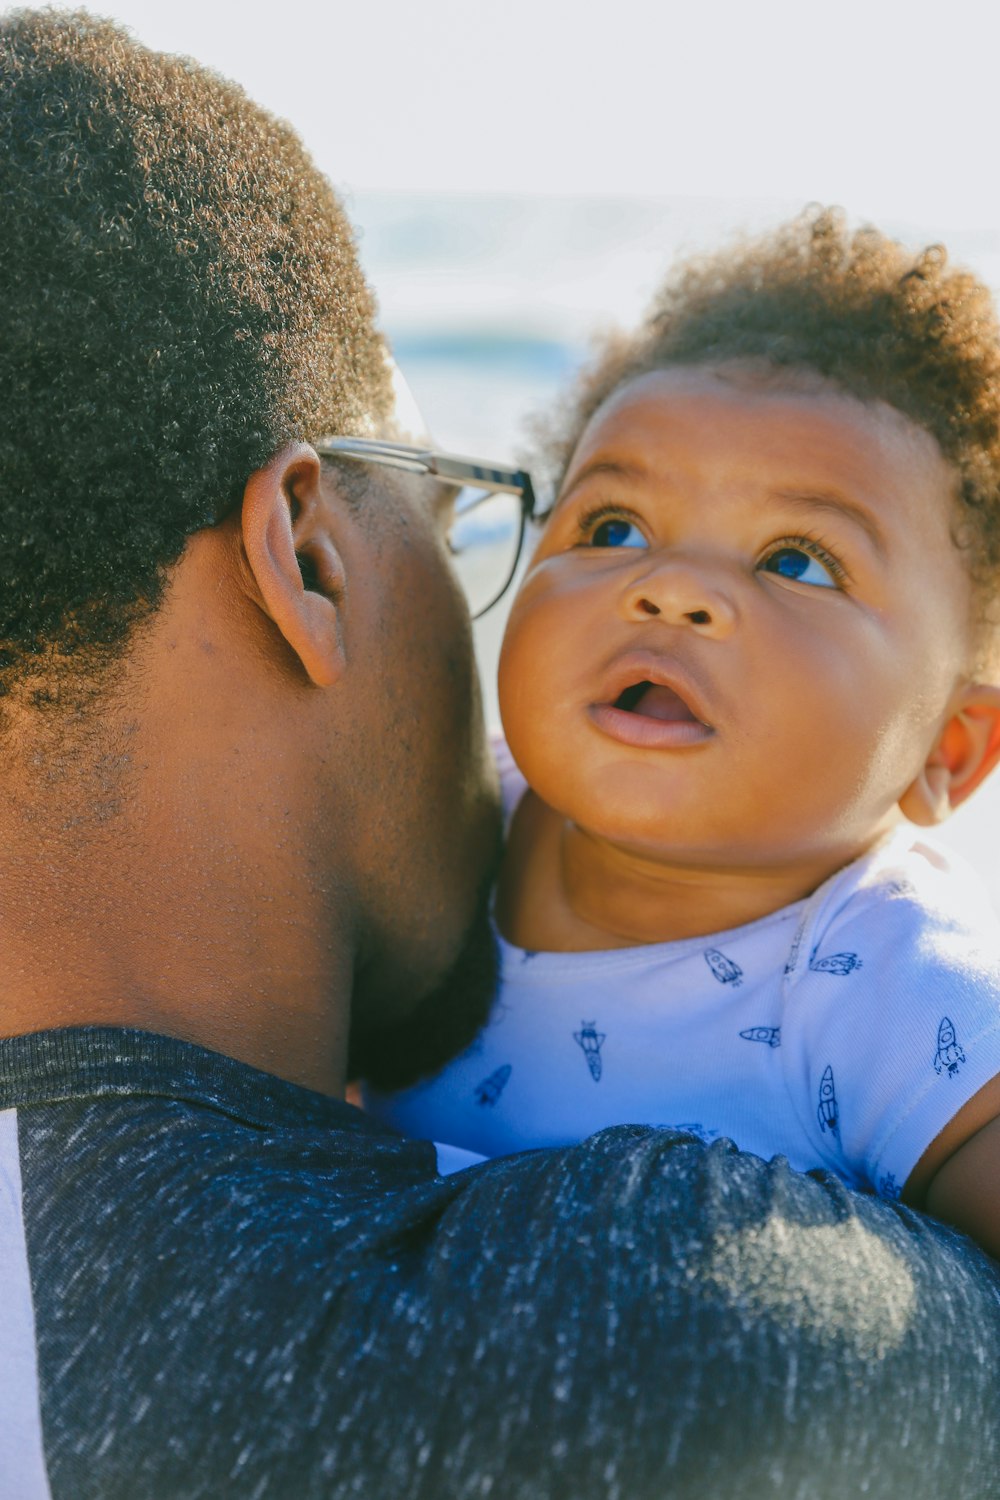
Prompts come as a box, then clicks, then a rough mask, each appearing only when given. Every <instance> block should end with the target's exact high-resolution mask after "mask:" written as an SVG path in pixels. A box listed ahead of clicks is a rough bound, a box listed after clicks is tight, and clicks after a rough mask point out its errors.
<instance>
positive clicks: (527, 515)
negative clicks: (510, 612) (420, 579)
mask: <svg viewBox="0 0 1000 1500" xmlns="http://www.w3.org/2000/svg"><path fill="white" fill-rule="evenodd" d="M313 446H314V448H315V449H316V452H317V453H318V454H319V455H320V457H321V458H353V459H357V460H358V461H359V462H361V463H369V464H380V465H382V466H383V467H385V468H390V469H404V470H406V471H407V472H408V473H410V474H427V475H430V476H432V477H433V478H435V479H441V480H443V481H444V482H445V483H446V484H456V485H458V484H463V485H474V486H475V487H476V488H477V489H480V490H482V491H483V493H482V494H481V495H477V496H475V497H474V498H471V499H467V500H466V502H465V504H464V505H460V506H456V510H455V514H456V517H458V516H463V515H468V514H469V512H470V511H473V510H475V509H476V507H477V506H479V505H481V504H482V503H483V501H485V500H487V499H489V497H490V496H491V495H504V494H506V495H517V497H518V498H519V500H520V502H521V524H520V528H519V530H518V534H517V547H516V548H515V551H514V560H513V562H512V563H511V566H510V571H509V573H508V574H507V578H506V580H505V581H504V584H503V586H502V588H501V589H500V590H499V591H498V592H497V593H496V594H495V595H494V596H493V598H492V599H491V600H490V602H489V603H488V604H484V605H483V606H482V608H481V609H478V610H476V612H475V614H474V615H473V616H472V618H473V619H474V620H479V619H481V618H482V617H483V615H485V614H486V613H487V612H488V611H489V610H491V609H492V608H493V606H494V605H495V604H497V603H499V601H500V600H501V599H502V598H503V596H504V594H505V593H506V592H507V590H508V589H509V588H510V585H511V582H512V581H513V578H514V574H515V573H516V572H517V565H518V563H519V562H520V560H521V553H522V551H523V550H524V532H525V527H526V526H527V523H528V522H529V521H530V520H532V519H535V517H536V510H535V507H536V504H537V501H536V499H535V491H534V488H533V486H532V483H531V475H530V474H529V473H528V471H527V470H526V469H513V468H509V467H506V466H504V465H501V464H494V463H487V462H485V461H484V460H483V459H478V458H464V457H463V456H462V455H461V454H458V453H442V452H437V451H436V450H434V449H432V448H422V447H419V446H417V445H416V444H412V443H390V442H384V441H382V440H381V439H379V438H355V437H325V438H320V440H319V442H317V443H314V445H313Z"/></svg>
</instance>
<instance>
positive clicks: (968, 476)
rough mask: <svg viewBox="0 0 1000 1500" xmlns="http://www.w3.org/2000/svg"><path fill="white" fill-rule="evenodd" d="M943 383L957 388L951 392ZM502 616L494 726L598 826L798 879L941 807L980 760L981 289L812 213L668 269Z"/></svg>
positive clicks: (558, 801)
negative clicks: (897, 823) (737, 246)
mask: <svg viewBox="0 0 1000 1500" xmlns="http://www.w3.org/2000/svg"><path fill="white" fill-rule="evenodd" d="M953 385H954V389H953ZM568 431H569V434H570V437H569V439H567V446H566V447H564V450H563V453H562V468H563V472H562V476H561V477H562V484H561V488H560V494H559V497H558V499H557V501H556V504H555V507H554V509H553V511H552V514H551V516H550V518H549V520H548V522H547V524H546V528H545V531H544V532H543V534H542V537H541V539H540V542H539V545H538V548H537V550H536V552H535V554H534V556H533V558H532V561H531V563H530V565H529V568H528V571H527V574H526V576H525V580H524V583H523V585H522V588H521V590H520V593H519V595H518V597H517V599H516V600H515V602H514V605H513V607H512V611H511V616H510V621H509V624H508V630H507V635H506V638H505V642H504V649H503V654H502V658H501V671H500V702H501V710H502V713H503V718H504V727H505V729H506V731H507V737H508V741H509V743H510V745H511V749H512V750H513V752H514V754H515V756H516V758H517V759H518V762H519V764H520V765H521V768H522V770H523V771H524V773H525V775H526V776H527V778H528V780H529V782H530V783H531V785H532V786H533V787H534V789H535V791H536V792H537V793H538V794H539V795H540V796H541V797H542V798H543V800H544V801H546V802H548V803H549V804H550V805H552V806H554V807H555V808H556V809H557V810H558V811H559V812H560V813H562V814H563V815H564V816H566V817H567V818H569V819H570V821H571V822H573V823H577V824H579V825H580V826H582V827H584V828H585V829H587V830H588V831H589V832H590V833H592V834H594V835H596V836H598V837H601V838H605V839H610V840H611V841H613V842H615V843H617V844H619V845H621V846H624V847H633V848H636V849H639V850H645V851H647V852H648V853H651V854H653V855H654V856H655V857H657V858H658V859H661V860H662V859H667V860H676V861H679V862H680V863H681V864H691V863H692V862H693V863H694V864H695V865H697V866H698V867H699V868H719V867H725V868H727V869H730V870H731V869H733V868H734V867H735V868H743V869H762V870H763V869H766V868H768V867H772V868H785V869H792V868H794V869H801V870H802V872H803V874H802V881H801V885H802V889H803V891H805V890H807V889H809V888H810V881H812V882H813V883H815V879H816V877H817V874H818V876H819V878H822V877H823V875H824V874H826V873H829V872H830V871H831V870H832V869H835V868H837V867H838V865H839V864H842V863H843V862H845V860H847V859H850V858H852V857H854V855H856V854H857V853H859V852H860V851H861V850H862V849H863V848H865V847H867V845H868V844H869V843H871V841H872V840H873V839H874V838H876V837H877V836H879V835H880V833H881V832H882V831H884V830H885V828H886V827H888V826H889V825H890V824H891V822H892V821H893V819H894V818H895V817H896V816H897V813H896V808H897V805H899V806H901V807H902V808H903V811H904V812H906V813H907V814H908V815H909V816H911V817H913V818H915V819H916V820H917V821H920V822H934V821H936V820H937V819H939V818H941V817H943V816H944V815H945V814H946V812H947V811H948V810H949V809H950V807H951V806H953V805H955V804H956V803H957V802H958V801H960V800H961V799H962V798H963V797H964V796H966V795H968V793H969V792H970V791H971V790H972V789H973V788H974V787H975V786H976V785H977V784H978V782H979V781H980V780H981V779H982V776H983V775H984V774H986V772H987V771H988V770H989V769H990V767H991V766H992V764H993V763H994V761H995V760H996V758H997V754H998V753H1000V693H998V691H997V689H996V688H994V687H993V686H991V684H990V682H989V681H986V682H985V683H984V682H983V681H982V680H980V674H981V673H983V672H988V664H989V663H990V662H991V661H992V660H995V627H994V624H993V619H994V618H995V611H992V610H991V606H992V603H993V598H992V595H993V594H994V592H995V588H996V581H997V569H998V562H1000V348H998V344H997V327H996V321H995V317H994V315H993V312H992V305H991V303H990V299H989V298H988V296H987V294H986V292H985V290H984V289H983V288H982V287H981V286H980V285H979V284H978V283H976V282H975V281H974V280H973V279H972V278H971V277H969V276H966V275H964V274H963V273H954V272H949V273H946V272H945V271H944V269H943V256H942V255H937V254H931V253H928V255H927V256H925V257H924V258H923V260H922V261H919V262H918V263H917V264H916V266H914V264H913V263H912V261H910V260H907V258H906V257H905V256H904V254H903V252H902V251H901V250H899V248H898V247H897V246H895V245H892V244H890V243H889V242H888V241H885V240H883V239H881V237H879V236H877V235H875V234H874V233H871V234H867V235H863V236H860V237H857V238H856V239H855V240H853V241H849V240H848V239H847V238H846V237H845V236H844V235H843V233H842V230H841V228H840V226H839V224H838V223H837V221H836V220H834V219H831V218H830V217H821V218H820V219H818V220H811V219H806V220H802V221H799V222H798V223H796V224H794V225H792V226H790V227H789V228H788V229H786V230H784V231H781V232H780V233H779V234H778V235H776V236H774V237H772V238H771V239H769V240H767V241H765V242H762V243H759V244H757V245H755V246H753V247H750V248H748V249H746V250H745V251H741V252H739V253H736V254H730V255H723V256H720V257H718V258H717V259H716V260H713V261H711V262H709V263H705V264H702V263H698V264H695V265H694V266H691V267H688V268H686V269H685V270H683V271H682V272H681V273H680V274H679V275H678V276H677V277H676V278H675V279H674V280H673V281H672V282H671V283H670V285H669V286H668V289H667V291H666V292H665V293H664V295H663V297H662V299H661V303H660V305H659V307H658V309H657V311H656V313H655V315H654V317H653V318H652V319H651V320H650V322H649V324H648V325H647V326H646V328H645V329H643V330H642V331H641V332H640V334H639V335H638V336H637V337H635V338H634V339H633V340H631V341H629V342H627V343H623V344H620V345H618V346H616V347H615V348H614V349H612V350H611V351H610V352H609V353H608V354H607V356H606V357H605V359H604V360H603V362H602V363H601V364H600V365H599V366H598V368H597V369H596V371H594V372H592V373H591V375H590V376H589V377H588V379H587V381H586V383H585V385H584V388H583V391H582V394H581V395H580V397H579V400H578V404H577V406H576V408H575V409H574V412H573V415H572V418H571V420H570V422H569V425H568Z"/></svg>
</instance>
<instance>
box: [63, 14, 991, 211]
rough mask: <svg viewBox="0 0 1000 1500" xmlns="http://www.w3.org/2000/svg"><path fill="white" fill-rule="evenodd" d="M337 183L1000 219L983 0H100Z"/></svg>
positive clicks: (988, 24)
mask: <svg viewBox="0 0 1000 1500" xmlns="http://www.w3.org/2000/svg"><path fill="white" fill-rule="evenodd" d="M87 8H88V9H92V10H94V11H97V12H98V13H105V14H109V13H110V14H113V15H116V16H117V17H118V18H119V19H120V20H122V21H124V22H125V23H126V24H127V25H129V26H130V27H132V29H133V30H134V31H135V32H136V34H137V35H138V36H139V37H140V38H141V39H142V40H143V41H145V42H147V43H149V44H150V45H151V46H155V47H158V48H163V49H166V50H170V51H180V52H187V53H190V54H191V55H193V56H195V57H197V58H198V59H199V61H201V62H205V63H209V64H211V65H212V66H214V67H216V68H218V69H219V70H220V71H222V72H224V73H226V74H228V75H229V76H231V77H233V78H236V79H237V80H238V81H239V82H241V83H242V84H244V85H245V86H246V88H247V89H248V90H249V92H250V93H251V94H252V95H253V96H254V97H255V98H257V99H258V100H259V101H260V102H261V103H262V104H265V105H266V106H268V107H269V108H271V109H273V110H274V111H276V112H277V113H279V114H281V115H283V116H284V117H285V118H287V119H289V120H291V121H292V123H293V124H294V125H295V126H296V127H297V128H298V130H299V131H300V133H301V134H302V136H303V137H304V138H305V141H306V143H307V145H308V146H309V147H310V148H311V150H312V152H313V154H314V155H315V157H316V158H317V160H318V161H319V163H320V165H321V166H322V167H323V168H324V170H325V171H327V173H328V174H329V175H330V176H331V177H332V178H333V180H334V181H335V182H336V183H337V184H338V185H340V186H342V187H346V188H348V189H353V190H355V191H363V190H367V189H426V190H428V191H454V190H475V189H480V190H485V191H496V190H500V191H514V192H525V193H540V194H545V193H554V192H561V193H588V192H592V193H598V194H605V193H616V192H620V193H629V194H650V195H655V196H660V195H673V194H695V195H706V196H709V197H724V198H755V197H776V198H781V199H786V200H790V201H795V202H803V203H804V202H806V201H810V200H821V201H824V202H837V203H841V204H843V205H844V206H845V207H846V208H848V209H849V210H850V211H851V213H852V215H857V216H860V217H870V218H873V219H875V220H876V221H877V222H883V223H884V222H886V221H897V222H898V221H906V222H910V223H913V224H915V225H919V226H921V227H925V228H927V229H928V230H929V231H930V232H931V233H933V234H940V235H941V236H942V237H946V236H947V233H948V231H949V229H952V230H965V229H987V228H990V229H992V228H996V229H1000V190H998V179H1000V172H998V167H997V156H998V145H1000V106H998V93H1000V90H998V87H997V57H998V46H997V43H998V40H1000V11H998V9H997V7H996V6H995V5H992V4H990V3H989V0H978V3H974V0H949V3H948V4H947V5H942V4H940V0H936V3H933V4H931V3H928V0H910V3H902V0H842V3H840V4H839V5H838V4H833V5H830V4H827V5H823V6H820V5H817V4H815V3H813V4H810V3H809V0H756V3H753V0H683V3H678V0H659V3H655V0H645V3H642V0H605V3H603V4H593V3H589V4H588V3H587V0H464V3H461V0H355V3H353V4H343V3H340V4H337V3H328V4H326V5H316V4H309V3H306V0H271V3H268V4H263V3H260V0H244V3H243V4H241V5H239V6H238V7H237V6H235V5H226V6H222V5H219V4H215V3H213V0H172V3H170V4H169V5H167V4H165V3H163V0H155V3H154V0H109V3H108V5H107V6H102V5H101V4H100V3H93V0H92V3H91V4H89V5H88V6H87Z"/></svg>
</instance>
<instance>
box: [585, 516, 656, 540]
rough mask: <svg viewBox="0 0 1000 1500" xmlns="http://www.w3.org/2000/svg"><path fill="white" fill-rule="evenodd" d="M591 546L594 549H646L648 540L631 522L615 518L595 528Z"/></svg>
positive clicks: (618, 517)
mask: <svg viewBox="0 0 1000 1500" xmlns="http://www.w3.org/2000/svg"><path fill="white" fill-rule="evenodd" d="M590 544H591V546H592V547H645V545H646V538H645V537H644V536H643V534H642V532H641V531H640V530H639V528H638V526H634V525H633V524H632V522H631V521H625V520H623V519H622V517H621V516H614V517H613V518H612V519H611V520H609V521H602V522H601V524H600V526H596V527H595V528H594V532H593V535H592V536H591V538H590Z"/></svg>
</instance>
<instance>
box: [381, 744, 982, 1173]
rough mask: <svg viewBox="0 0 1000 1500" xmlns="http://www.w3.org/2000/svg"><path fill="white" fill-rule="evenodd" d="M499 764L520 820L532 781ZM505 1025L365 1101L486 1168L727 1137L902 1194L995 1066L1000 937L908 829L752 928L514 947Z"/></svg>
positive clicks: (406, 1129)
mask: <svg viewBox="0 0 1000 1500" xmlns="http://www.w3.org/2000/svg"><path fill="white" fill-rule="evenodd" d="M497 758H498V761H499V764H500V769H501V779H502V782H503V787H504V801H505V804H506V806H507V809H508V813H509V812H511V811H512V810H513V807H514V806H515V805H516V803H517V801H518V800H519V799H520V797H521V795H523V792H524V790H525V783H524V780H523V778H522V777H521V776H520V773H519V772H518V771H517V769H516V767H515V766H514V764H513V761H512V760H511V758H510V755H509V752H508V751H507V749H506V746H505V745H503V744H500V745H498V746H497ZM500 952H501V983H500V990H499V994H498V998H497V1000H496V1002H495V1003H494V1006H493V1010H492V1013H491V1015H490V1019H489V1022H488V1023H487V1025H486V1027H485V1028H484V1030H483V1031H482V1032H481V1033H480V1035H479V1036H478V1037H477V1039H476V1040H475V1041H474V1042H473V1044H472V1045H471V1046H470V1047H469V1048H468V1049H467V1050H466V1051H465V1052H464V1053H463V1054H462V1055H461V1056H460V1057H458V1058H456V1059H454V1060H453V1061H452V1062H451V1063H450V1064H448V1066H447V1067H446V1068H445V1069H444V1070H443V1071H442V1072H441V1073H439V1074H437V1076H436V1077H434V1078H433V1079H431V1080H429V1081H427V1082H424V1083H421V1084H418V1085H417V1086H415V1087H413V1088H410V1089H408V1090H406V1091H405V1092H403V1093H399V1094H396V1095H392V1096H389V1097H386V1096H382V1095H375V1094H371V1095H369V1097H368V1100H367V1102H368V1105H369V1107H370V1108H372V1109H373V1110H374V1111H375V1112H376V1113H377V1114H378V1115H379V1116H380V1118H381V1119H383V1120H385V1121H387V1122H388V1123H390V1124H392V1125H394V1126H396V1128H397V1129H399V1130H401V1131H402V1132H403V1133H405V1134H407V1135H412V1136H421V1137H427V1138H431V1139H433V1140H436V1141H440V1142H446V1143H448V1144H450V1145H453V1146H459V1147H463V1148H465V1149H467V1150H469V1151H473V1152H480V1153H482V1154H483V1155H486V1156H500V1155H505V1154H507V1153H509V1152H513V1151H520V1150H524V1149H525V1148H528V1147H537V1146H550V1145H563V1144H567V1143H570V1142H574V1141H578V1140H580V1139H582V1138H583V1137H585V1136H588V1135H590V1134H592V1133H593V1132H594V1131H595V1130H600V1129H601V1128H603V1127H604V1126H606V1125H615V1124H623V1123H630V1122H631V1123H642V1124H650V1125H659V1126H668V1127H671V1128H675V1129H682V1130H686V1131H689V1132H691V1133H693V1134H695V1135H697V1136H700V1137H701V1139H702V1140H705V1141H711V1140H715V1139H717V1138H718V1137H720V1136H726V1137H728V1138H729V1139H730V1140H733V1141H735V1142H736V1144H737V1145H738V1146H740V1147H741V1148H742V1149H743V1150H746V1151H752V1152H754V1153H755V1154H756V1155H758V1156H762V1157H764V1158H767V1159H769V1158H770V1157H772V1156H775V1155H781V1156H785V1157H787V1158H788V1160H789V1162H790V1163H791V1165H792V1166H793V1167H796V1168H798V1169H799V1170H801V1171H806V1170H808V1169H810V1168H813V1167H827V1168H829V1169H831V1170H832V1171H833V1172H835V1173H837V1175H838V1176H839V1177H841V1178H842V1179H843V1180H844V1181H845V1182H847V1183H848V1184H850V1185H851V1186H855V1187H871V1188H874V1189H875V1190H876V1191H877V1192H879V1193H880V1194H882V1196H884V1197H895V1196H898V1194H899V1192H900V1190H901V1189H902V1186H903V1184H904V1183H905V1181H906V1179H907V1177H908V1176H909V1174H910V1172H911V1171H912V1169H913V1167H914V1166H915V1165H916V1163H917V1162H918V1161H919V1159H920V1157H921V1155H922V1154H923V1152H924V1151H925V1150H926V1148H927V1146H929V1145H930V1143H931V1141H933V1140H934V1138H935V1136H936V1135H937V1134H938V1133H939V1132H940V1131H941V1130H942V1129H943V1127H944V1126H945V1125H946V1124H947V1123H948V1121H949V1120H950V1119H951V1118H952V1117H953V1116H954V1115H955V1114H956V1113H957V1111H958V1110H959V1109H960V1108H961V1107H962V1105H963V1104H964V1103H965V1102H966V1101H967V1100H968V1099H970V1098H971V1097H972V1096H973V1094H975V1093H976V1092H977V1090H979V1089H981V1088H982V1087H983V1085H984V1084H985V1083H987V1082H988V1081H989V1080H990V1079H991V1078H993V1077H994V1076H995V1075H996V1074H998V1073H1000V923H998V921H997V918H996V916H995V915H994V913H993V911H992V910H991V908H990V905H989V902H988V899H987V897H986V894H985V891H984V890H983V889H982V887H981V886H980V885H979V883H978V881H977V880H976V877H975V876H974V875H973V874H972V872H971V871H969V870H968V869H966V868H965V867H964V866H962V865H961V864H960V863H959V862H958V861H956V860H955V859H954V857H953V856H952V855H950V854H948V855H945V854H944V853H943V852H941V851H940V850H938V849H937V848H935V847H933V846H932V845H930V844H928V843H927V842H926V841H925V840H924V838H923V837H922V836H919V835H918V834H917V831H916V830H914V829H913V828H910V827H904V828H903V829H902V830H900V831H899V832H898V833H897V834H896V835H894V837H893V838H892V839H891V841H889V842H888V843H887V844H883V845H882V846H881V847H880V848H879V849H877V850H875V851H873V852H871V853H869V854H867V855H865V856H864V857H863V858H861V859H859V860H857V861H856V862H855V863H853V864H851V865H849V866H848V867H847V868H846V869H844V870H841V871H839V872H838V873H837V874H836V875H833V876H832V877H831V878H830V879H829V880H827V881H826V882H825V884H823V885H822V886H820V888H819V889H818V890H817V891H816V892H815V893H814V894H813V895H812V896H810V897H809V898H808V899H807V900H804V901H798V902H796V903H795V904H794V905H793V906H787V907H784V908H783V909H782V910H781V911H777V912H774V913H773V914H772V915H771V916H768V917H763V918H761V919H760V920H759V921H757V922H751V923H749V924H748V925H746V926H744V927H736V928H733V929H731V930H730V931H728V932H719V933H715V934H713V935H712V936H710V937H702V938H692V939H689V940H686V941H682V942H673V943H654V944H649V945H646V946H643V947H637V948H623V949H614V950H612V951H609V952H600V953H530V952H526V951H525V950H524V949H521V948H515V947H514V946H513V945H512V944H511V943H508V942H505V941H504V940H503V939H502V938H501V939H500Z"/></svg>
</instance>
